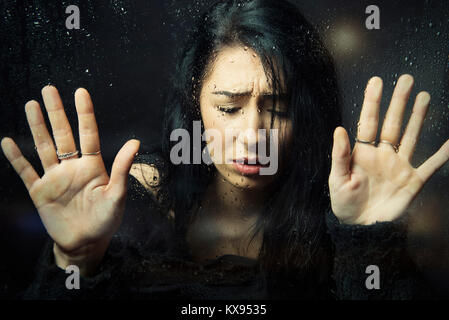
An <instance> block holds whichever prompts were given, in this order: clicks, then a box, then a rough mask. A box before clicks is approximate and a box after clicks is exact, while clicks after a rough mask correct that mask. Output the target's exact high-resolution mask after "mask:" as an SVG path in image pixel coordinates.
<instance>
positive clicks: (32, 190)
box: [1, 86, 140, 275]
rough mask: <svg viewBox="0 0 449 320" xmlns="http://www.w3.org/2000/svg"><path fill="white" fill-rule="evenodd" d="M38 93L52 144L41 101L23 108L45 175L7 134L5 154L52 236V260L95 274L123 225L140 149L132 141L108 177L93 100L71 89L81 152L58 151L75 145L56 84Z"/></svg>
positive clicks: (71, 150) (4, 145) (124, 148)
mask: <svg viewBox="0 0 449 320" xmlns="http://www.w3.org/2000/svg"><path fill="white" fill-rule="evenodd" d="M42 97H43V100H44V104H45V108H46V110H47V113H48V117H49V119H50V123H51V127H52V131H53V137H54V141H55V143H56V147H55V144H54V142H53V140H52V138H51V136H50V134H49V132H48V130H47V127H46V125H45V122H44V118H43V115H42V111H41V109H40V106H39V103H38V102H36V101H34V100H32V101H29V102H28V103H27V104H26V105H25V112H26V116H27V120H28V124H29V126H30V129H31V132H32V135H33V139H34V143H35V145H36V149H37V152H38V154H39V158H40V160H41V163H42V166H43V168H44V171H45V173H44V175H43V176H42V177H41V178H39V176H38V174H37V173H36V171H35V170H34V168H33V167H32V166H31V165H30V163H29V162H28V161H27V160H26V159H25V158H24V157H23V155H22V153H21V151H20V149H19V148H18V147H17V145H16V143H15V142H14V141H13V140H12V139H11V138H4V139H2V141H1V146H2V149H3V152H4V154H5V156H6V158H7V159H8V160H9V162H10V163H11V165H12V166H13V167H14V169H15V171H16V172H17V174H18V175H19V176H20V177H21V179H22V181H23V182H24V184H25V186H26V188H27V190H28V192H29V194H30V197H31V199H32V201H33V203H34V205H35V206H36V208H37V211H38V213H39V216H40V217H41V220H42V222H43V224H44V226H45V228H46V230H47V232H48V234H49V235H50V237H51V238H52V239H53V240H54V247H53V249H54V250H53V251H54V253H55V261H56V264H57V265H58V266H59V267H61V268H64V269H65V268H66V267H67V265H69V264H75V265H77V266H78V267H79V268H80V272H81V274H84V275H88V274H90V273H93V272H94V270H95V268H96V267H97V265H98V264H99V262H100V261H101V259H102V258H103V255H104V253H105V252H106V250H107V248H108V246H109V242H110V240H111V238H112V235H113V234H114V233H115V232H116V231H117V229H118V227H119V226H120V224H121V221H122V216H123V212H124V208H125V200H126V191H127V190H126V189H127V181H128V173H129V170H130V168H131V165H132V162H133V159H134V156H135V154H136V153H137V151H138V149H139V145H140V142H139V141H138V140H130V141H128V142H126V143H125V145H124V146H123V147H122V148H121V150H120V151H119V152H118V154H117V156H116V157H115V160H114V163H113V165H112V171H111V176H110V177H109V175H108V173H107V171H106V168H105V166H104V163H103V159H102V156H101V154H100V153H98V154H93V155H86V153H96V152H97V151H99V150H100V139H99V134H98V127H97V122H96V120H95V115H94V109H93V104H92V101H91V98H90V96H89V93H88V92H87V90H85V89H83V88H79V89H78V90H76V92H75V105H76V111H77V114H78V123H79V137H80V147H81V154H84V155H82V156H81V157H79V156H78V155H75V156H73V157H70V158H67V159H62V160H61V161H59V159H58V156H57V153H56V150H58V153H59V154H63V153H68V152H74V151H76V150H77V148H76V145H75V141H74V138H73V134H72V129H71V127H70V124H69V122H68V120H67V117H66V114H65V112H64V108H63V105H62V101H61V98H60V96H59V93H58V91H57V89H56V88H55V87H53V86H46V87H44V88H43V89H42Z"/></svg>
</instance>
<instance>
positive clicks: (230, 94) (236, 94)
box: [212, 91, 283, 98]
mask: <svg viewBox="0 0 449 320" xmlns="http://www.w3.org/2000/svg"><path fill="white" fill-rule="evenodd" d="M251 93H252V91H241V92H235V91H233V92H231V91H214V92H212V94H216V95H223V96H226V97H230V98H234V97H242V96H249V95H251ZM261 96H269V97H274V96H281V97H282V96H283V94H281V95H275V94H273V93H272V92H264V93H262V94H261Z"/></svg>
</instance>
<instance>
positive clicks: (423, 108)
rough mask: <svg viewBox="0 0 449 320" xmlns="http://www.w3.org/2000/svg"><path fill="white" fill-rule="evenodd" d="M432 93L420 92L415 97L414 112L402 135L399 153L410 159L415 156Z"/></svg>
mask: <svg viewBox="0 0 449 320" xmlns="http://www.w3.org/2000/svg"><path fill="white" fill-rule="evenodd" d="M429 102H430V94H429V93H428V92H425V91H422V92H420V93H419V94H418V95H417V96H416V99H415V104H414V106H413V111H412V114H411V115H410V119H409V121H408V124H407V128H406V129H405V132H404V135H403V136H402V139H401V143H400V147H399V152H398V154H399V155H401V156H404V157H405V158H406V159H407V160H408V161H410V160H411V159H412V157H413V152H414V151H415V147H416V143H417V142H418V138H419V135H420V133H421V129H422V126H423V123H424V118H425V117H426V113H427V110H428V107H429Z"/></svg>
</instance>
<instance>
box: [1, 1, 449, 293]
mask: <svg viewBox="0 0 449 320" xmlns="http://www.w3.org/2000/svg"><path fill="white" fill-rule="evenodd" d="M209 2H210V1H204V0H202V1H180V0H179V1H174V0H171V1H159V0H151V1H149V0H148V1H143V0H141V1H128V0H110V1H106V0H101V1H90V0H89V1H75V0H73V1H54V2H50V1H9V0H6V1H5V0H3V1H1V2H0V17H1V19H0V39H1V47H0V55H1V58H0V72H1V78H0V121H1V124H0V137H4V136H8V137H12V138H13V139H14V140H15V141H16V143H17V144H18V145H19V147H20V148H21V150H22V152H23V153H24V155H25V157H26V158H27V159H28V160H29V161H30V162H31V164H32V165H33V166H34V167H35V168H36V170H37V171H38V173H39V174H42V173H43V170H42V168H41V166H40V162H39V158H38V156H37V153H36V152H35V150H34V143H33V140H32V137H31V133H30V131H29V127H28V125H27V122H26V117H25V113H24V105H25V103H26V102H27V101H29V100H31V99H35V100H37V101H39V102H40V103H41V106H42V107H43V104H42V97H41V95H40V90H41V89H42V87H43V86H44V85H46V84H48V83H51V84H53V85H55V86H56V87H57V88H58V90H59V92H60V94H61V96H62V99H63V102H64V105H65V109H66V113H67V115H68V117H69V121H70V122H71V124H72V128H73V131H74V135H75V141H77V140H78V132H77V129H76V128H77V120H76V112H75V106H74V102H73V94H74V92H75V90H76V89H77V88H78V87H85V88H87V89H88V91H89V92H90V94H91V96H92V99H93V102H94V106H95V113H96V116H97V122H98V126H99V130H100V136H101V145H102V154H103V157H104V160H105V163H106V167H107V168H108V170H110V168H111V164H112V161H113V159H114V157H115V155H116V153H117V152H118V150H119V149H120V148H121V146H122V145H123V144H124V143H125V142H126V141H127V140H129V139H131V138H137V139H139V140H140V141H141V143H142V148H143V149H144V148H145V147H146V146H148V145H149V144H152V143H154V142H157V141H158V140H159V139H160V132H161V130H160V129H161V123H162V121H161V119H162V112H163V105H162V97H163V93H164V91H165V89H166V87H167V85H168V83H169V81H170V71H171V68H172V66H173V63H174V52H175V49H176V48H177V47H178V46H179V45H180V40H181V39H182V38H183V33H184V32H185V30H186V29H187V28H189V26H190V25H191V23H192V19H193V18H195V17H196V16H197V15H198V12H200V11H201V10H202V8H203V7H204V5H206V4H207V3H209ZM293 2H294V3H296V4H297V5H298V7H299V8H300V9H301V11H302V12H303V14H304V15H305V16H306V18H308V19H309V20H310V21H311V22H312V23H313V24H314V25H315V26H316V27H317V28H318V30H319V32H320V33H321V35H322V37H323V39H324V41H325V43H326V45H327V47H328V48H329V50H330V51H331V53H332V55H333V56H334V58H335V61H336V66H337V69H338V73H339V79H340V84H341V88H342V93H343V99H344V126H345V128H346V129H347V130H349V132H350V134H353V133H355V128H356V124H357V120H358V116H359V114H360V109H361V104H362V102H363V91H364V88H365V84H366V82H367V81H368V79H369V78H370V77H372V76H374V75H377V76H380V77H381V78H382V79H383V80H384V94H383V104H382V110H381V113H382V114H384V113H385V110H386V108H387V106H388V103H389V99H390V97H391V94H392V91H393V87H394V84H395V83H396V80H397V78H398V77H399V76H400V75H401V74H403V73H409V74H411V75H413V76H414V78H415V87H414V89H413V91H412V96H411V99H410V103H409V105H408V109H407V111H406V113H405V118H404V119H405V120H404V127H405V123H406V121H408V117H409V115H410V112H411V108H412V101H413V100H414V98H415V96H416V94H417V93H418V92H419V91H422V90H426V91H428V92H429V93H430V94H431V97H432V100H431V106H430V109H429V112H428V114H427V118H426V121H425V122H424V128H423V130H422V134H421V137H420V142H419V144H418V146H417V149H416V152H415V157H414V159H413V165H414V166H415V167H417V166H419V165H420V164H421V163H423V162H424V161H425V160H426V159H427V158H428V157H430V156H431V155H432V154H433V153H434V152H436V151H437V150H438V148H439V147H440V146H441V145H442V144H443V143H444V142H445V141H446V139H448V137H449V127H448V124H449V98H448V92H449V3H448V2H446V1H380V0H379V1H371V0H370V1H358V2H356V1H349V0H347V1H331V0H327V1H326V0H320V1H317V0H310V1H293ZM72 4H74V5H78V7H79V8H80V16H81V28H80V29H79V30H76V29H72V30H67V29H66V27H65V20H66V17H67V16H68V14H66V13H65V8H66V7H67V6H69V5H72ZM371 4H375V5H377V6H378V7H379V8H380V30H367V29H366V28H365V19H366V17H367V16H368V15H367V14H365V8H366V7H367V6H368V5H371ZM317 76H319V75H317ZM44 117H46V115H45V112H44ZM47 124H48V121H47ZM351 143H353V142H351ZM0 175H1V182H0V297H1V298H12V297H14V296H15V294H16V293H17V292H19V291H20V290H22V289H24V288H25V287H26V286H27V285H28V283H29V281H31V280H32V277H33V267H34V264H35V262H36V259H37V257H38V255H39V251H40V248H41V246H42V244H43V241H44V240H45V238H46V231H45V229H44V227H43V225H42V223H41V221H40V219H39V216H38V213H37V211H36V210H35V208H34V206H33V204H32V202H31V199H30V198H29V196H28V193H27V191H26V189H25V186H24V185H23V184H22V182H21V180H20V178H19V177H18V176H17V175H16V173H15V172H14V170H13V168H12V167H11V166H10V165H9V163H8V161H7V160H6V158H5V156H4V155H3V153H1V154H0ZM448 177H449V165H448V164H446V165H444V166H443V167H442V168H441V169H440V170H439V171H438V172H437V173H436V174H435V175H434V176H433V177H432V178H431V179H430V181H429V182H428V183H427V184H426V185H425V187H424V189H423V190H422V192H421V193H420V194H419V195H418V197H417V198H416V199H415V201H414V202H413V204H412V207H411V208H410V216H411V223H410V230H409V249H410V250H409V251H410V253H411V254H412V256H413V257H414V259H415V261H416V262H417V263H418V265H420V266H421V268H422V269H423V270H424V272H425V274H426V276H427V277H428V278H429V280H430V281H432V282H434V283H435V285H437V286H438V287H439V288H441V289H442V290H444V291H445V292H448V295H447V296H448V297H449V241H448V240H449V212H448V211H449V210H448V205H449V192H448V191H449V183H448Z"/></svg>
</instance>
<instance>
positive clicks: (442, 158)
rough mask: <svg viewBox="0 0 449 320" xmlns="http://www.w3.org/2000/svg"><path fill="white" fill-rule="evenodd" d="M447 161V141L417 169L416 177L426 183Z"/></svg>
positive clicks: (448, 143) (448, 148)
mask: <svg viewBox="0 0 449 320" xmlns="http://www.w3.org/2000/svg"><path fill="white" fill-rule="evenodd" d="M448 159H449V140H447V141H446V142H445V143H444V144H443V145H442V146H441V148H440V149H439V150H438V151H437V152H436V153H435V154H434V155H433V156H431V157H430V158H429V159H427V160H426V162H424V163H423V164H422V165H421V166H419V167H418V169H416V170H417V172H418V175H419V176H420V177H421V178H422V179H423V181H424V182H426V181H427V180H428V179H429V178H430V177H431V176H432V175H433V174H434V173H435V172H436V171H437V170H438V169H439V168H441V167H442V166H443V164H445V163H446V161H447V160H448Z"/></svg>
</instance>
